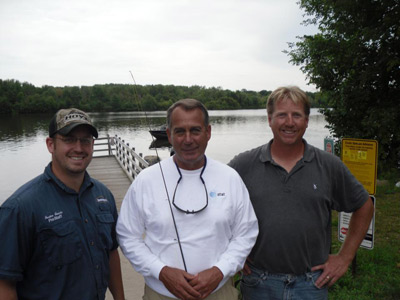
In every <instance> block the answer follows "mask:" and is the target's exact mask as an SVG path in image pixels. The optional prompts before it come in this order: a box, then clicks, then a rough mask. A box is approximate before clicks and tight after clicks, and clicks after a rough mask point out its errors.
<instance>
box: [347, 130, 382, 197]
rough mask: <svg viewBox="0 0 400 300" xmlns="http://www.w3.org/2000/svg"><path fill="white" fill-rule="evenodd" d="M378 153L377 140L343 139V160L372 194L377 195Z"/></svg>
mask: <svg viewBox="0 0 400 300" xmlns="http://www.w3.org/2000/svg"><path fill="white" fill-rule="evenodd" d="M377 154H378V142H377V141H375V140H362V139H347V138H346V139H342V161H343V163H344V164H345V165H346V166H347V167H348V168H349V170H350V172H351V173H352V174H353V175H354V177H356V178H357V180H358V181H359V182H361V184H362V185H363V186H364V188H365V189H366V190H367V191H368V193H369V194H370V195H375V189H376V171H377V157H378V155H377Z"/></svg>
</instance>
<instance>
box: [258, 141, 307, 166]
mask: <svg viewBox="0 0 400 300" xmlns="http://www.w3.org/2000/svg"><path fill="white" fill-rule="evenodd" d="M273 140H274V139H271V140H270V141H269V142H268V143H267V144H265V145H263V146H262V148H261V153H260V161H261V162H262V163H266V162H272V156H271V144H272V142H273ZM303 143H304V154H303V161H304V162H310V161H312V160H313V158H314V156H315V149H314V147H313V146H311V145H309V144H308V143H307V141H306V140H305V139H303Z"/></svg>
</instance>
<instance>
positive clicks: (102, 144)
mask: <svg viewBox="0 0 400 300" xmlns="http://www.w3.org/2000/svg"><path fill="white" fill-rule="evenodd" d="M113 152H115V143H114V138H113V137H110V135H109V134H107V136H106V137H99V138H97V139H95V141H94V147H93V157H106V156H112V155H113Z"/></svg>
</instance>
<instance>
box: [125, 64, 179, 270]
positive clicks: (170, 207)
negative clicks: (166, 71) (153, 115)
mask: <svg viewBox="0 0 400 300" xmlns="http://www.w3.org/2000/svg"><path fill="white" fill-rule="evenodd" d="M129 73H130V74H131V77H132V80H133V83H134V84H133V91H134V96H135V97H134V98H135V99H136V103H137V105H138V109H139V110H140V111H142V112H144V116H145V120H146V125H147V127H148V128H149V130H151V127H150V122H149V120H148V117H147V112H146V111H144V110H143V108H142V105H141V102H140V99H139V96H138V93H137V89H136V81H135V78H134V77H133V74H132V72H131V71H129ZM151 138H152V141H153V142H154V141H155V139H154V137H153V136H151ZM154 149H155V150H156V156H157V163H158V165H159V167H160V171H161V177H162V179H163V184H164V189H165V193H166V194H167V200H168V204H169V209H170V211H171V216H172V221H173V223H174V228H175V233H176V238H177V240H178V245H179V250H180V253H181V257H182V262H183V267H184V268H185V271H186V272H187V268H186V262H185V256H184V255H183V250H182V244H181V239H180V238H179V233H178V227H177V225H176V221H175V215H174V211H173V209H172V205H171V199H170V197H169V193H168V188H167V183H166V181H165V176H164V171H163V168H162V166H161V159H160V156H159V155H158V151H157V147H155V148H154Z"/></svg>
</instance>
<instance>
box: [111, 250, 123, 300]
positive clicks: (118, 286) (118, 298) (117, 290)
mask: <svg viewBox="0 0 400 300" xmlns="http://www.w3.org/2000/svg"><path fill="white" fill-rule="evenodd" d="M109 264H110V280H109V283H108V287H109V289H110V292H111V294H112V295H113V297H114V299H115V300H124V299H125V296H124V286H123V283H122V273H121V262H120V259H119V253H118V249H115V250H113V251H111V252H110V262H109Z"/></svg>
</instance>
